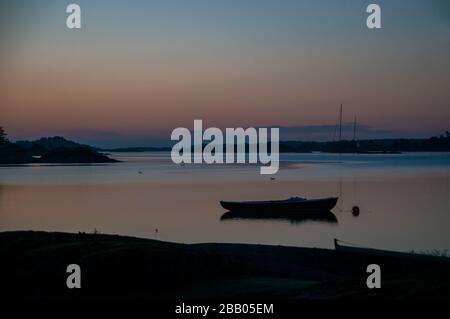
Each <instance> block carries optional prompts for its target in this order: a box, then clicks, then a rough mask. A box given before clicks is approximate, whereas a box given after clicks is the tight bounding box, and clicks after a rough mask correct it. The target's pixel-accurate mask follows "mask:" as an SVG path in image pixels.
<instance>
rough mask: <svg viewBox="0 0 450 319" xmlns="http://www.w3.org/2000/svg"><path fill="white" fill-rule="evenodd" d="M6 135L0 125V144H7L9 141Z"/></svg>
mask: <svg viewBox="0 0 450 319" xmlns="http://www.w3.org/2000/svg"><path fill="white" fill-rule="evenodd" d="M6 136H7V134H6V132H5V130H4V129H3V127H1V126H0V145H3V144H7V143H8V142H9V141H8V139H7V138H6Z"/></svg>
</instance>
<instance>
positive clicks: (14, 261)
mask: <svg viewBox="0 0 450 319" xmlns="http://www.w3.org/2000/svg"><path fill="white" fill-rule="evenodd" d="M0 256H1V257H0V260H1V262H0V271H1V272H0V273H1V276H2V280H1V281H2V292H1V294H2V296H3V297H6V298H21V299H22V298H33V299H34V298H37V299H41V298H43V299H46V298H52V299H53V298H62V299H66V298H88V299H91V298H93V299H97V298H99V299H104V298H137V299H141V298H176V299H179V298H267V297H270V298H313V299H316V298H420V297H424V298H450V266H449V265H450V264H449V263H442V262H420V261H416V262H411V261H410V260H402V259H395V258H386V257H374V256H369V255H365V254H354V253H352V254H349V253H342V252H336V251H334V250H327V249H314V248H297V247H281V246H265V245H244V244H191V245H187V244H177V243H169V242H162V241H156V240H149V239H139V238H132V237H124V236H116V235H102V234H68V233H47V232H32V231H21V232H3V233H0ZM371 263H377V264H379V265H380V266H381V269H382V288H381V289H373V290H371V289H368V288H367V287H366V278H367V276H368V274H367V273H366V267H367V265H368V264H371ZM69 264H78V265H80V267H81V278H82V280H81V282H82V288H81V289H72V290H70V289H68V288H67V287H66V278H67V276H68V275H69V274H67V273H66V267H67V265H69Z"/></svg>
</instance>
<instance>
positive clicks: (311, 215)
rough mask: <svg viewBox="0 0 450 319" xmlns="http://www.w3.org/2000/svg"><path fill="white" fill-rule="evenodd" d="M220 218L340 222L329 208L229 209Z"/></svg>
mask: <svg viewBox="0 0 450 319" xmlns="http://www.w3.org/2000/svg"><path fill="white" fill-rule="evenodd" d="M220 220H221V221H226V220H274V221H277V220H278V221H288V222H290V223H291V224H300V223H305V222H310V221H313V222H323V223H329V224H337V222H338V220H337V217H336V215H334V214H333V213H332V212H331V211H329V210H324V211H313V212H305V211H302V212H294V211H293V212H276V211H260V212H258V211H254V210H249V211H229V212H226V213H225V214H223V215H222V217H221V218H220Z"/></svg>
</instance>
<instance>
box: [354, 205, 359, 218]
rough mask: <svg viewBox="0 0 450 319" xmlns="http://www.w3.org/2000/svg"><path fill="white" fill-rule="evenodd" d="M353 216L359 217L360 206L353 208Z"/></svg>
mask: <svg viewBox="0 0 450 319" xmlns="http://www.w3.org/2000/svg"><path fill="white" fill-rule="evenodd" d="M352 215H353V216H355V217H357V216H359V207H358V206H353V207H352Z"/></svg>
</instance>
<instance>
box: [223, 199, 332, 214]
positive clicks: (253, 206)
mask: <svg viewBox="0 0 450 319" xmlns="http://www.w3.org/2000/svg"><path fill="white" fill-rule="evenodd" d="M337 200H338V198H337V197H328V198H318V199H306V198H301V197H292V198H289V199H285V200H270V201H245V202H229V201H220V205H222V207H223V208H225V209H226V210H229V211H231V212H315V211H321V212H323V211H330V210H331V209H332V208H333V207H334V206H335V205H336V203H337Z"/></svg>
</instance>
